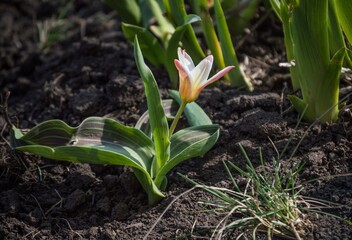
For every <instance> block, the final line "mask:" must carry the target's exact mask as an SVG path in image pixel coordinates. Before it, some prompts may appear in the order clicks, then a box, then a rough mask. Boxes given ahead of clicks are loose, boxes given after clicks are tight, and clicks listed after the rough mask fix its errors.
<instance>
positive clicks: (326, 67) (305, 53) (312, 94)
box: [289, 0, 345, 122]
mask: <svg viewBox="0 0 352 240" xmlns="http://www.w3.org/2000/svg"><path fill="white" fill-rule="evenodd" d="M327 19H328V0H309V1H307V0H302V1H300V2H299V4H298V5H297V6H295V7H294V8H293V9H292V19H291V21H290V31H291V35H292V40H293V43H294V48H293V53H294V57H295V60H296V68H297V69H298V71H299V76H300V87H301V90H302V97H303V99H299V98H297V97H295V96H290V97H289V99H290V100H291V102H292V103H293V105H294V106H295V108H296V109H297V111H298V112H300V113H301V114H303V111H304V109H305V108H306V107H307V110H306V111H305V112H304V118H305V119H306V120H307V121H310V122H311V121H314V120H315V119H317V118H319V117H321V116H322V115H324V116H323V117H322V118H321V121H322V122H331V121H336V120H337V118H338V93H339V76H340V71H341V67H342V61H343V58H344V55H345V50H344V49H341V50H340V51H338V52H337V53H336V54H335V55H334V56H333V58H332V59H331V60H330V53H329V44H328V29H327V27H326V26H327V25H328V22H327ZM328 109H331V110H329V112H328V113H326V111H327V110H328Z"/></svg>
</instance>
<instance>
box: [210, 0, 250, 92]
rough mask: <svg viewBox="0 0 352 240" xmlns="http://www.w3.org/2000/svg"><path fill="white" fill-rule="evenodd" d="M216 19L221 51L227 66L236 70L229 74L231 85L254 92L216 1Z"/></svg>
mask: <svg viewBox="0 0 352 240" xmlns="http://www.w3.org/2000/svg"><path fill="white" fill-rule="evenodd" d="M214 9H215V17H216V22H217V31H218V36H219V39H220V45H221V51H222V54H223V58H224V61H225V65H226V66H231V65H234V66H235V67H236V69H235V70H233V71H230V72H229V73H227V74H228V76H229V78H230V83H231V85H232V86H235V87H246V88H247V89H248V90H250V91H252V90H253V85H252V83H251V82H250V79H249V78H248V77H246V76H245V75H244V74H243V73H242V71H241V69H240V65H239V63H238V60H237V56H236V52H235V49H234V47H233V44H232V39H231V36H230V32H229V28H228V26H227V23H226V19H225V15H224V12H223V10H222V8H221V4H220V2H219V0H215V1H214Z"/></svg>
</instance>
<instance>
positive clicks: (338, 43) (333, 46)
mask: <svg viewBox="0 0 352 240" xmlns="http://www.w3.org/2000/svg"><path fill="white" fill-rule="evenodd" d="M335 5H337V4H335V3H334V1H333V0H329V9H328V10H329V24H328V30H329V31H328V33H329V47H330V53H331V54H332V55H333V54H334V53H336V52H337V51H338V50H340V49H341V48H346V43H345V40H344V36H343V33H342V29H341V27H340V22H339V19H338V16H337V12H336V7H335ZM344 65H346V66H347V67H349V68H351V69H352V61H351V59H350V56H349V55H348V54H347V49H346V55H345V61H344Z"/></svg>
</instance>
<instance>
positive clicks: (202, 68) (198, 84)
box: [169, 48, 234, 137]
mask: <svg viewBox="0 0 352 240" xmlns="http://www.w3.org/2000/svg"><path fill="white" fill-rule="evenodd" d="M177 54H178V59H175V65H176V68H177V70H178V72H179V78H180V83H179V85H180V86H179V94H180V98H181V100H182V103H181V106H180V108H179V110H178V112H177V114H176V116H175V119H174V121H173V123H172V124H171V127H170V131H169V134H170V135H169V136H170V137H171V135H172V133H173V131H174V130H175V127H176V124H177V122H178V120H179V118H180V116H181V114H182V112H183V110H184V108H185V106H186V104H187V103H190V102H194V101H195V100H197V98H198V97H199V94H200V93H201V91H202V90H203V89H204V88H205V87H206V86H208V85H210V84H212V83H214V82H215V81H217V80H219V79H220V78H221V77H223V76H224V75H225V74H226V73H227V72H228V71H230V70H231V69H232V68H233V67H234V66H229V67H226V68H224V69H222V70H221V71H220V72H218V73H217V74H215V75H214V76H213V77H211V78H210V79H208V77H209V73H210V71H211V67H212V66H213V56H212V55H209V56H207V57H206V58H205V59H203V60H202V61H201V62H200V63H199V64H198V65H197V66H195V65H194V63H193V60H192V58H191V57H190V56H189V55H188V54H187V53H186V51H185V50H182V49H181V48H178V51H177Z"/></svg>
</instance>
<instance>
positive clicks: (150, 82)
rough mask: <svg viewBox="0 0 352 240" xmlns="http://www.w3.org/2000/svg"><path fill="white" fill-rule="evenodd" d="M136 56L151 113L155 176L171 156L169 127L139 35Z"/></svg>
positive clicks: (153, 172) (136, 43) (135, 49)
mask: <svg viewBox="0 0 352 240" xmlns="http://www.w3.org/2000/svg"><path fill="white" fill-rule="evenodd" d="M134 56H135V59H136V64H137V68H138V71H139V73H140V75H141V77H142V80H143V84H144V92H145V95H146V97H147V105H148V111H149V113H150V126H151V129H152V134H153V142H154V145H155V161H153V164H152V170H151V177H152V178H153V177H154V176H155V174H156V172H158V170H159V169H160V168H161V167H162V166H163V165H164V164H165V162H167V161H168V160H169V158H170V141H169V138H168V136H169V128H168V122H167V119H166V116H165V112H164V109H163V107H162V103H161V98H160V93H159V89H158V86H157V83H156V81H155V78H154V76H153V73H152V72H151V70H150V69H149V68H148V67H147V65H146V64H145V63H144V59H143V55H142V51H141V49H140V47H139V43H138V38H137V36H136V37H135V41H134Z"/></svg>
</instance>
